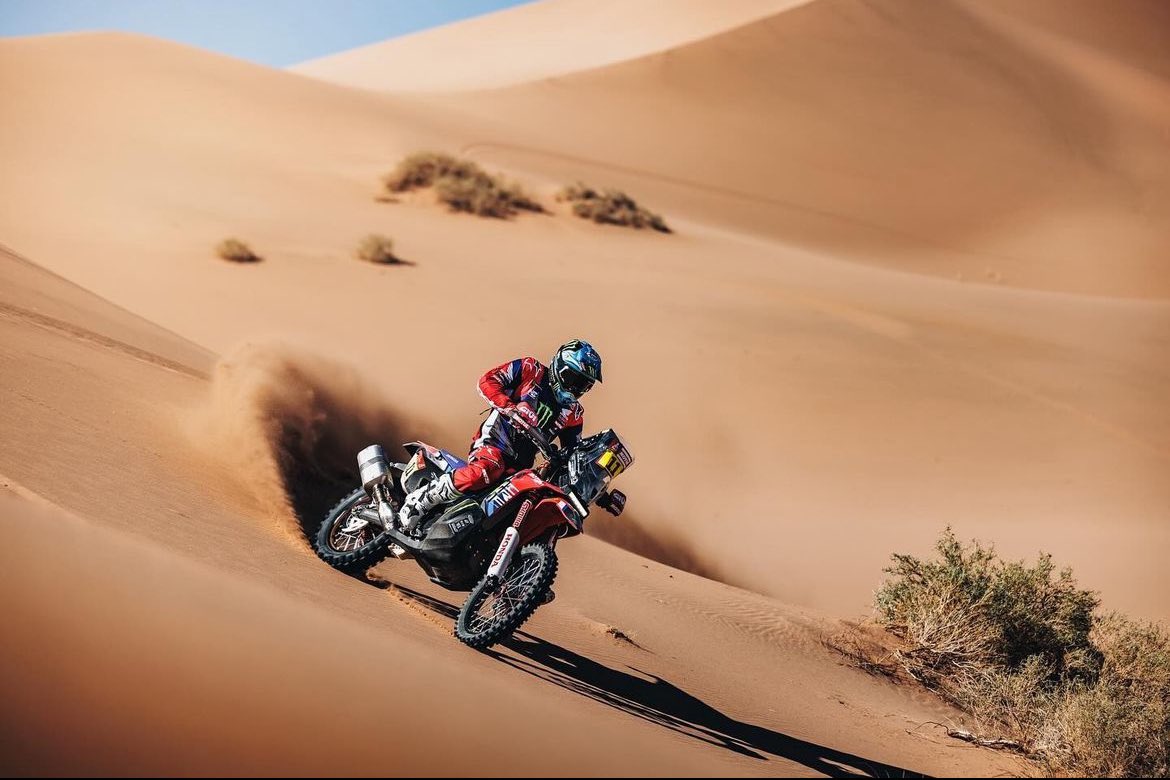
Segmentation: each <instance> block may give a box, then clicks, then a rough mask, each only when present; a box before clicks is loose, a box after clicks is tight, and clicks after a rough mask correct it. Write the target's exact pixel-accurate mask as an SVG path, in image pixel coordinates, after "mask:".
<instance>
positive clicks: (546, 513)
mask: <svg viewBox="0 0 1170 780" xmlns="http://www.w3.org/2000/svg"><path fill="white" fill-rule="evenodd" d="M509 419H510V420H511V422H512V424H513V427H514V428H515V429H516V430H517V431H519V432H520V433H521V434H522V435H524V436H525V437H526V438H528V439H529V440H530V441H532V443H533V444H534V445H535V446H536V448H537V451H538V452H539V453H540V455H542V456H543V462H541V463H539V465H537V466H536V467H535V468H530V469H524V470H523V471H518V472H516V473H514V474H511V475H510V476H508V477H507V478H506V479H504V480H503V482H501V483H499V484H497V485H496V486H494V487H492V488H489V489H488V490H485V491H482V492H480V493H467V494H464V495H463V496H461V497H460V499H458V500H457V501H455V502H454V503H452V504H447V505H441V506H438V507H435V508H434V509H433V510H431V512H430V513H429V514H427V515H425V516H423V517H422V518H421V519H420V520H419V521H418V522H417V523H415V524H413V526H412V527H410V528H404V527H402V526H401V525H400V524H399V523H398V519H397V518H398V511H399V509H401V507H402V503H403V501H404V499H405V498H406V495H407V494H408V493H410V492H411V491H413V490H415V489H417V488H419V487H421V486H422V485H424V484H426V483H427V482H429V481H431V480H434V479H438V478H439V477H440V476H442V475H443V474H444V473H447V472H450V471H454V470H455V469H457V468H459V467H460V466H463V465H464V461H463V460H462V459H460V458H458V457H456V456H455V455H453V454H451V453H450V452H447V451H446V450H441V449H439V448H437V447H432V446H431V445H429V444H426V443H425V442H421V441H414V442H410V443H408V444H406V445H404V449H405V450H406V452H407V454H408V456H409V457H408V459H407V461H406V462H405V463H391V462H389V461H388V460H387V459H386V455H385V452H384V451H383V449H382V447H381V446H380V445H377V444H374V445H371V446H369V447H366V448H365V449H364V450H362V451H361V452H360V453H358V467H359V471H360V474H361V480H362V487H360V488H358V489H357V490H354V491H353V492H352V493H350V494H349V495H348V496H346V497H345V498H343V499H342V500H341V501H340V502H339V503H338V504H337V505H336V506H335V507H333V509H331V510H330V511H329V513H328V514H327V515H326V517H325V520H324V522H322V523H321V527H320V529H319V530H318V531H317V536H316V539H315V540H314V547H315V548H316V550H317V555H318V556H319V557H320V558H321V559H322V560H324V561H325V562H326V563H328V564H329V565H330V566H333V567H334V568H337V569H340V570H342V571H349V572H352V571H360V570H364V569H365V568H368V567H369V566H372V565H374V564H375V563H378V562H379V561H381V560H383V559H384V558H386V557H387V556H390V555H393V556H394V557H396V558H401V559H414V560H415V561H417V562H418V565H419V566H421V567H422V569H423V571H424V572H426V574H427V576H428V577H430V579H431V581H432V582H434V583H436V584H438V585H441V586H443V587H444V588H447V589H448V590H453V591H470V593H469V595H468V596H467V600H466V601H464V603H463V607H462V609H460V610H459V616H458V618H457V619H456V621H455V636H457V637H458V638H459V640H460V641H461V642H463V643H464V644H466V645H468V646H470V647H474V648H477V649H482V648H486V647H490V646H491V645H493V644H495V643H496V642H499V641H501V640H503V639H506V638H507V637H508V636H510V635H511V634H512V632H513V631H515V630H516V629H517V628H519V627H520V625H521V624H522V623H523V622H524V621H525V620H527V619H528V618H529V617H530V616H531V615H532V613H533V612H535V611H536V609H537V607H539V606H541V605H542V604H544V603H546V601H547V600H548V599H549V597H550V595H551V589H552V582H553V579H554V578H555V577H556V574H557V555H556V543H557V540H558V539H562V538H565V537H567V536H573V535H576V534H579V533H580V532H581V530H582V527H583V524H584V522H585V518H586V517H587V516H588V514H589V509H590V507H591V506H593V505H596V506H598V507H600V508H602V509H604V510H606V511H608V512H609V513H610V514H613V515H615V516H616V515H619V514H621V512H622V509H623V508H624V507H625V501H626V499H625V495H624V494H622V492H621V491H618V490H609V489H608V488H609V484H610V482H612V481H613V479H614V478H616V477H617V476H618V475H619V474H621V473H622V472H623V471H625V470H626V469H627V468H629V467H630V465H631V464H632V463H633V462H634V457H633V455H632V454H631V453H630V451H629V449H627V448H626V446H625V445H624V444H623V443H622V441H621V439H619V438H618V435H617V434H616V433H614V432H613V431H612V430H604V431H602V432H600V433H597V434H594V435H592V436H588V437H585V438H582V439H579V440H578V441H577V442H576V443H574V444H572V445H570V446H568V447H566V448H564V449H562V450H558V449H557V448H556V447H554V446H553V445H552V444H551V443H550V442H549V441H548V440H547V439H546V438H545V436H544V435H543V434H542V433H541V431H540V430H539V429H538V428H535V427H533V426H531V425H529V424H528V423H527V422H526V421H525V420H524V419H523V418H520V417H517V416H515V415H509Z"/></svg>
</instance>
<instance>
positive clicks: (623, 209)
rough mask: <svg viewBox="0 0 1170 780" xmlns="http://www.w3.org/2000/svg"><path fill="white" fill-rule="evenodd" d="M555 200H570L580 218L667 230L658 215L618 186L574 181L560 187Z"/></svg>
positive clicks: (663, 231) (603, 222)
mask: <svg viewBox="0 0 1170 780" xmlns="http://www.w3.org/2000/svg"><path fill="white" fill-rule="evenodd" d="M557 200H560V201H567V202H569V203H571V204H573V213H574V214H576V215H577V216H578V217H581V218H582V219H591V220H593V221H594V222H600V223H602V224H606V225H622V226H625V227H633V228H638V229H641V228H647V227H648V228H652V229H654V230H657V231H659V232H660V233H669V232H671V230H670V228H669V227H668V226H667V224H666V222H665V221H664V220H663V219H662V217H661V216H659V215H658V214H655V213H654V212H652V211H650V210H649V209H646V208H644V207H642V206H639V205H638V203H637V202H636V201H635V200H634V199H633V198H631V197H630V196H629V195H626V194H625V193H624V192H621V191H620V190H604V191H601V190H595V189H593V188H592V187H587V186H586V185H584V184H581V183H580V182H578V183H577V184H570V185H569V186H567V187H565V188H564V189H562V190H561V191H560V192H559V193H558V194H557Z"/></svg>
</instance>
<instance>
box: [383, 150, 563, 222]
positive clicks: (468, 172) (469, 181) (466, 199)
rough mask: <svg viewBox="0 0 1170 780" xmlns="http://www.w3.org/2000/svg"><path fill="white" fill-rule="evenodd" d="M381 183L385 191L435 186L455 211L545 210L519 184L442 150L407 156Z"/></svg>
mask: <svg viewBox="0 0 1170 780" xmlns="http://www.w3.org/2000/svg"><path fill="white" fill-rule="evenodd" d="M382 183H383V185H384V186H385V188H386V194H389V193H396V192H406V191H408V190H413V189H420V188H424V187H434V188H435V194H436V195H437V196H438V198H439V200H440V201H442V202H443V203H446V204H447V205H448V206H450V207H451V209H452V210H453V211H466V212H468V213H471V214H476V215H478V216H481V217H500V218H504V217H510V216H512V215H514V214H516V213H518V212H520V211H535V212H543V211H544V207H543V206H542V205H540V203H539V202H537V201H536V200H535V199H533V198H532V197H531V196H529V195H528V194H527V193H525V192H524V190H523V189H522V188H521V187H520V186H519V185H518V184H515V183H511V184H509V183H506V182H505V181H504V180H503V179H502V178H501V177H500V176H498V175H492V174H489V173H487V172H486V171H484V170H483V169H482V168H480V167H479V166H478V165H477V164H475V163H474V162H472V161H471V160H463V159H460V158H457V157H453V156H451V155H449V154H442V153H439V152H416V153H414V154H412V155H410V156H408V157H406V158H405V159H404V160H402V162H400V163H399V164H398V167H397V168H395V170H394V171H393V172H392V173H390V174H389V175H387V176H386V177H385V178H383V180H382ZM386 194H384V195H383V196H382V197H383V198H385V197H386Z"/></svg>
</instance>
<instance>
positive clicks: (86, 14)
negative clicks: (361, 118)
mask: <svg viewBox="0 0 1170 780" xmlns="http://www.w3.org/2000/svg"><path fill="white" fill-rule="evenodd" d="M523 1H524V0H0V36H10V35H38V34H41V33H53V32H72V31H78V30H124V31H127V32H139V33H146V34H148V35H154V36H158V37H160V38H169V39H171V40H174V41H181V42H183V43H187V44H190V45H192V46H198V47H200V48H203V49H211V50H212V51H218V52H221V53H223V54H230V55H232V56H234V57H241V58H243V59H246V60H252V61H253V62H260V63H263V64H265V65H274V66H277V67H284V66H286V65H292V64H295V63H297V62H303V61H304V60H308V59H312V58H313V57H320V56H322V55H325V54H332V53H334V52H338V51H343V50H345V49H352V48H353V47H355V46H361V45H363V44H367V43H374V42H375V41H381V40H385V39H386V38H393V37H395V36H398V35H405V34H406V33H410V32H414V31H416V30H424V29H426V28H428V27H435V26H436V25H440V24H445V23H447V22H453V21H455V20H457V19H465V18H467V17H470V16H479V15H480V14H485V13H488V12H490V11H495V10H498V9H500V8H507V7H509V6H513V5H520V4H521V2H523Z"/></svg>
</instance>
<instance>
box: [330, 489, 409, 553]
mask: <svg viewBox="0 0 1170 780" xmlns="http://www.w3.org/2000/svg"><path fill="white" fill-rule="evenodd" d="M365 507H374V502H373V499H371V498H370V497H369V495H368V494H367V493H366V491H365V490H364V489H362V488H358V489H357V490H355V491H353V492H352V493H350V494H349V495H348V496H346V497H345V498H343V499H341V500H340V501H338V502H337V505H336V506H334V507H333V508H332V509H330V510H329V514H327V515H325V520H324V522H322V523H321V527H320V528H318V529H317V537H316V538H315V539H314V540H313V549H315V550H316V551H317V557H318V558H320V559H321V560H323V561H325V563H327V564H329V565H330V566H332V567H333V568H335V569H339V570H340V571H344V572H354V571H359V570H362V569H368V568H369V567H371V566H373V565H374V564H376V563H379V562H380V561H382V560H383V559H384V558H386V556H387V555H389V554H390V543H391V538H390V534H388V533H386V532H385V531H383V530H382V529H381V528H380V527H379V526H376V525H374V524H373V523H370V522H368V521H366V520H362V519H361V518H358V517H356V516H355V513H356V512H357V511H358V510H360V509H363V508H365Z"/></svg>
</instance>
